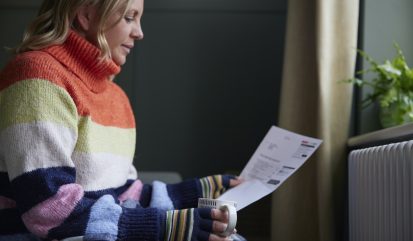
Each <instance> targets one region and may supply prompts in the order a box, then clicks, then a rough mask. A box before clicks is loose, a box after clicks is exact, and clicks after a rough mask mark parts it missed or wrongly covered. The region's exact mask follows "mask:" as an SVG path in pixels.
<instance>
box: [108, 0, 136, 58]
mask: <svg viewBox="0 0 413 241" xmlns="http://www.w3.org/2000/svg"><path fill="white" fill-rule="evenodd" d="M142 13H143V0H132V3H131V5H130V8H129V9H128V10H127V12H126V14H125V16H123V17H122V19H121V20H120V21H119V22H118V23H116V24H115V25H114V26H113V27H110V28H109V29H108V30H107V31H106V32H105V36H106V40H107V42H108V45H109V49H110V53H111V55H112V60H113V61H114V62H115V63H116V64H118V65H123V64H124V63H125V62H126V56H127V55H128V54H129V53H130V51H131V50H132V48H133V46H134V42H135V40H141V39H143V32H142V28H141V17H142ZM117 20H119V14H113V15H112V16H110V17H109V19H108V21H107V23H108V26H111V25H112V24H113V23H115V22H116V21H117ZM111 23H112V24H111Z"/></svg>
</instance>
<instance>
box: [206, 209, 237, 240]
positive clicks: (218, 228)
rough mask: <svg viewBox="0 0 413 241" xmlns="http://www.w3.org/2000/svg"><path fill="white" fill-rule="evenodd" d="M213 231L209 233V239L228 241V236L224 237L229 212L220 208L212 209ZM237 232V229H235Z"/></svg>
mask: <svg viewBox="0 0 413 241" xmlns="http://www.w3.org/2000/svg"><path fill="white" fill-rule="evenodd" d="M211 218H212V219H213V220H214V221H213V222H212V233H211V234H210V235H209V239H208V241H228V240H230V239H228V237H223V236H221V235H220V234H221V233H223V232H224V231H225V230H226V229H227V226H228V221H229V220H228V212H227V211H223V210H220V209H211ZM234 232H235V231H234Z"/></svg>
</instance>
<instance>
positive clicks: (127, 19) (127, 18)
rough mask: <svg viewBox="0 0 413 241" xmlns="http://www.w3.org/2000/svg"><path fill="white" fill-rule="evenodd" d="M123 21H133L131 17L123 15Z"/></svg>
mask: <svg viewBox="0 0 413 241" xmlns="http://www.w3.org/2000/svg"><path fill="white" fill-rule="evenodd" d="M125 21H126V22H127V23H130V22H132V21H133V17H127V16H126V17H125Z"/></svg>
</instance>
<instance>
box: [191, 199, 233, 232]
mask: <svg viewBox="0 0 413 241" xmlns="http://www.w3.org/2000/svg"><path fill="white" fill-rule="evenodd" d="M198 207H199V208H216V209H220V210H224V211H227V212H228V216H229V217H228V226H227V228H226V229H225V231H224V232H222V233H221V235H222V236H225V237H227V236H230V235H231V234H233V233H234V230H235V226H236V225H237V203H236V202H233V201H225V200H216V199H211V198H199V199H198Z"/></svg>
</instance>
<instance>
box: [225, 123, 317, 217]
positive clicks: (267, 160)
mask: <svg viewBox="0 0 413 241" xmlns="http://www.w3.org/2000/svg"><path fill="white" fill-rule="evenodd" d="M321 142H322V141H321V140H320V139H315V138H311V137H307V136H303V135H299V134H296V133H293V132H290V131H287V130H284V129H281V128H279V127H276V126H272V127H271V129H270V130H269V131H268V133H267V135H266V136H265V137H264V139H263V140H262V142H261V144H260V145H259V146H258V148H257V150H256V151H255V153H254V154H253V155H252V157H251V159H250V160H249V161H248V163H247V165H246V166H245V167H244V169H243V170H242V172H241V175H240V176H241V178H243V179H244V182H242V183H241V184H240V185H238V186H236V187H233V188H231V189H229V190H228V191H226V192H225V193H224V194H223V195H221V196H220V197H219V198H218V199H219V200H229V201H235V202H237V211H238V210H241V209H242V208H244V207H246V206H248V205H250V204H251V203H253V202H255V201H257V200H259V199H261V198H263V197H264V196H266V195H268V194H270V193H272V192H273V191H275V190H276V189H277V188H278V187H279V186H280V185H281V183H283V182H284V181H285V180H286V179H287V178H288V177H289V176H291V175H292V174H293V173H294V172H295V171H296V170H297V169H298V168H299V167H300V166H301V165H302V164H303V163H304V162H305V161H306V160H307V159H308V158H309V157H310V156H311V155H312V154H313V153H314V152H315V150H317V148H318V147H319V146H320V144H321Z"/></svg>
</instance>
